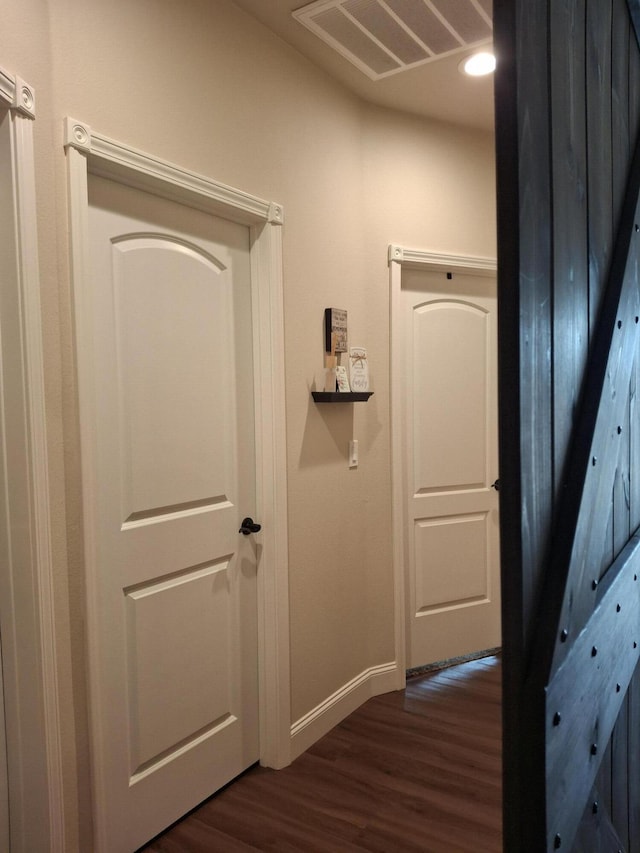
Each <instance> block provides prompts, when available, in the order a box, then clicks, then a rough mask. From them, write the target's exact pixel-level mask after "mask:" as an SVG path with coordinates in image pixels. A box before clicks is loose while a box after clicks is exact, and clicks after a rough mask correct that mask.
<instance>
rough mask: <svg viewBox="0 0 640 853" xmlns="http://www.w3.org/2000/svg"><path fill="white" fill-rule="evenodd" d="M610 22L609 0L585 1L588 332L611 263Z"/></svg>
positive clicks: (594, 321)
mask: <svg viewBox="0 0 640 853" xmlns="http://www.w3.org/2000/svg"><path fill="white" fill-rule="evenodd" d="M611 22H612V9H611V2H610V0H604V2H595V3H594V2H588V3H587V27H586V65H585V76H586V99H587V127H586V134H587V157H588V175H587V193H588V198H589V222H588V227H587V230H588V240H589V316H590V323H589V326H590V336H591V335H592V334H593V330H594V329H595V326H596V321H597V317H598V314H599V311H600V302H601V298H602V294H603V290H604V287H605V284H606V279H607V271H608V269H609V264H610V262H611V248H612V241H613V217H612V213H611V209H612V208H611V170H612V159H611Z"/></svg>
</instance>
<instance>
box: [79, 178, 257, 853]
mask: <svg viewBox="0 0 640 853" xmlns="http://www.w3.org/2000/svg"><path fill="white" fill-rule="evenodd" d="M88 230H89V255H90V257H89V259H88V262H89V266H90V270H91V281H92V287H91V297H90V298H91V302H92V304H91V307H90V309H89V310H90V316H91V317H92V318H93V319H92V329H91V340H90V341H89V342H88V344H87V345H88V346H89V347H92V348H93V353H92V357H91V358H90V359H88V363H89V364H91V365H93V367H92V370H93V371H94V376H93V377H92V384H93V388H94V396H95V400H94V405H95V412H96V418H95V436H94V445H95V446H94V453H93V458H94V459H95V460H96V462H95V466H94V476H95V479H96V482H95V484H94V486H95V488H94V494H95V495H96V498H95V501H94V505H93V507H92V512H93V513H94V518H93V524H92V526H91V527H92V529H93V530H95V541H94V542H93V543H92V550H93V555H94V559H95V566H94V572H95V577H96V587H95V588H96V593H95V594H96V597H97V600H96V601H95V602H94V610H95V612H96V613H97V619H96V620H95V624H94V625H93V626H90V630H91V631H92V632H93V642H94V646H93V648H94V650H97V656H96V657H95V658H94V660H97V661H98V668H99V671H98V672H94V673H93V681H92V683H93V685H94V686H93V695H92V713H93V714H94V721H93V727H92V730H93V732H94V739H95V743H94V760H95V770H94V773H95V779H96V793H97V800H98V802H99V803H101V804H102V805H101V806H100V808H102V809H104V810H106V814H103V815H102V820H101V824H102V825H103V826H106V827H107V835H108V838H107V841H106V845H107V849H108V850H109V851H110V853H119V852H120V851H122V853H125V851H132V850H134V849H136V848H137V847H139V846H140V845H141V844H143V843H144V842H145V841H146V840H148V839H149V838H151V837H152V836H154V835H155V834H156V833H158V832H159V831H160V830H162V829H163V828H164V827H166V826H167V825H168V824H170V823H172V822H173V821H174V820H176V819H177V818H178V817H180V816H181V815H182V814H184V813H185V812H186V811H188V810H189V809H191V808H192V807H193V806H195V805H196V804H197V803H199V802H200V801H201V800H203V799H204V798H206V797H207V796H209V795H210V794H212V793H213V792H214V791H216V790H217V789H218V788H220V787H221V786H222V785H224V784H225V783H227V782H228V781H229V780H230V779H232V778H233V777H234V776H236V775H238V774H239V773H240V772H242V771H243V770H244V769H246V768H247V767H248V766H249V765H251V764H252V763H254V762H255V761H257V759H258V752H259V743H258V696H257V615H256V614H257V612H256V562H257V542H256V538H255V534H251V535H247V536H245V535H243V534H241V533H240V532H239V529H240V526H241V522H242V519H243V518H244V517H245V516H252V517H254V518H255V450H254V412H253V400H254V388H253V370H252V363H253V352H252V321H251V277H250V262H249V230H248V228H247V227H245V226H242V225H238V224H235V223H231V222H229V221H227V220H224V219H219V218H217V217H215V216H212V215H210V214H208V213H204V212H202V211H198V210H195V209H192V208H189V207H186V206H184V205H182V204H179V203H177V202H173V201H170V200H167V199H164V198H159V197H156V196H153V195H150V194H147V193H144V192H142V191H140V190H137V189H133V188H131V187H126V186H124V185H121V184H119V183H116V182H113V181H110V180H106V179H103V178H99V177H95V176H90V177H89V217H88ZM256 521H258V519H256Z"/></svg>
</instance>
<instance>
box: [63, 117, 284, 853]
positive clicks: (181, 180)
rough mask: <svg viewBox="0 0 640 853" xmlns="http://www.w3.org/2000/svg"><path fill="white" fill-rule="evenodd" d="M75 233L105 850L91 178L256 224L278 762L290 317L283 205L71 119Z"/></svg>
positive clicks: (268, 758) (256, 316) (266, 660)
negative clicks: (93, 421) (286, 342)
mask: <svg viewBox="0 0 640 853" xmlns="http://www.w3.org/2000/svg"><path fill="white" fill-rule="evenodd" d="M64 141H65V147H66V150H67V163H68V192H69V214H70V233H71V281H72V287H73V299H74V308H75V318H76V327H75V337H76V341H75V344H76V353H77V354H78V358H77V371H78V399H79V407H80V450H81V460H82V491H83V513H84V517H83V529H84V557H85V572H86V583H87V616H88V618H87V641H88V668H89V672H88V678H89V705H90V727H91V733H92V741H93V744H94V746H93V748H92V751H93V754H92V776H93V786H94V805H93V808H94V821H95V828H96V829H95V831H96V845H97V849H98V850H103V849H104V846H105V837H106V836H105V826H104V821H105V814H104V809H103V807H102V804H103V801H104V797H103V791H102V784H103V783H102V781H101V774H100V772H99V765H100V763H101V761H100V756H98V755H96V754H95V749H96V747H95V744H99V743H100V742H101V738H100V736H99V735H100V730H101V714H102V710H101V705H100V696H99V693H98V689H97V683H96V682H97V679H96V678H94V677H93V676H92V672H93V671H94V668H95V666H96V665H97V661H98V654H97V651H98V643H99V638H98V636H97V631H96V629H95V625H96V624H97V619H96V618H95V616H96V611H97V608H98V601H97V584H96V576H95V571H94V567H95V564H96V560H95V535H96V529H97V525H96V519H95V517H94V510H93V495H95V493H96V489H97V484H96V482H95V475H94V472H93V470H92V465H91V460H92V459H93V458H95V457H94V449H95V448H94V442H95V435H94V432H93V430H92V428H91V410H92V402H91V401H92V398H93V395H94V393H95V382H94V379H93V375H92V367H91V366H92V363H93V351H92V341H91V334H90V324H89V317H90V305H89V302H90V299H91V293H90V288H89V287H88V269H89V254H88V252H89V250H88V245H89V244H88V235H89V230H88V209H89V203H88V192H87V188H88V175H89V174H92V175H97V176H100V177H106V178H110V179H112V180H116V181H118V182H120V183H124V184H126V185H127V186H132V187H135V188H137V189H141V190H144V191H147V192H151V193H154V194H155V195H159V196H161V197H163V198H169V199H172V200H174V201H178V202H181V203H183V204H187V205H189V206H191V207H195V208H198V209H200V210H204V211H205V212H208V213H212V214H214V215H217V216H223V217H224V218H226V219H229V220H231V221H233V222H237V223H239V224H243V225H248V226H249V229H250V263H251V291H252V313H253V337H254V400H255V418H256V463H257V465H256V503H257V506H256V509H257V512H258V517H259V518H260V521H261V523H262V533H261V556H260V571H259V572H258V673H259V676H258V677H259V717H260V763H261V764H263V765H264V766H267V767H273V768H280V767H284V766H286V765H287V764H289V763H290V760H291V757H290V756H291V734H290V729H291V724H290V716H291V714H290V663H289V593H288V539H287V481H286V436H285V398H284V343H283V342H284V317H283V281H282V224H283V221H284V216H283V209H282V205H280V204H278V203H276V202H272V201H264V200H262V199H259V198H257V197H255V196H252V195H249V194H248V193H244V192H242V191H240V190H235V189H233V188H231V187H228V186H225V185H224V184H219V183H217V182H215V181H212V180H210V179H209V178H206V177H204V176H202V175H198V174H196V173H194V172H189V171H187V170H185V169H182V168H180V167H178V166H175V165H172V164H170V163H167V162H165V161H162V160H160V159H158V158H156V157H152V156H150V155H148V154H145V153H143V152H141V151H138V150H136V149H133V148H130V147H129V146H127V145H124V144H122V143H120V142H116V141H114V140H111V139H108V138H107V137H105V136H102V135H100V134H98V133H96V132H95V131H92V129H91V128H90V127H89V126H88V125H87V124H85V123H84V122H79V121H76V120H75V119H71V118H67V119H66V120H65V140H64Z"/></svg>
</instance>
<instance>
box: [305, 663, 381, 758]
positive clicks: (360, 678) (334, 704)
mask: <svg viewBox="0 0 640 853" xmlns="http://www.w3.org/2000/svg"><path fill="white" fill-rule="evenodd" d="M397 685H398V665H397V663H396V661H392V662H391V663H383V664H380V665H379V666H372V667H369V669H365V670H364V672H361V673H360V675H356V677H355V678H352V679H351V681H349V682H347V684H344V685H343V686H342V687H341V688H340V689H339V690H336V692H335V693H333V694H332V695H331V696H329V697H327V698H326V699H325V700H324V701H323V702H321V703H320V704H319V705H316V707H315V708H313V709H312V710H311V711H309V712H308V713H307V714H305V715H304V716H303V717H300V719H299V720H296V722H295V723H294V724H293V725H292V726H291V760H292V761H293V760H294V759H295V758H297V757H298V756H299V755H301V754H302V753H303V752H304V751H305V750H306V749H309V747H310V746H312V745H313V744H314V743H315V742H316V741H317V740H319V739H320V738H321V737H323V736H324V735H326V734H327V732H330V731H331V729H332V728H333V727H334V726H337V725H338V723H340V722H342V720H344V718H345V717H348V716H349V714H351V713H353V711H355V710H356V709H357V708H359V707H360V705H362V704H363V703H364V702H366V701H367V699H371V697H372V696H379V695H380V694H381V693H390V692H391V691H392V690H397V689H398V686H397Z"/></svg>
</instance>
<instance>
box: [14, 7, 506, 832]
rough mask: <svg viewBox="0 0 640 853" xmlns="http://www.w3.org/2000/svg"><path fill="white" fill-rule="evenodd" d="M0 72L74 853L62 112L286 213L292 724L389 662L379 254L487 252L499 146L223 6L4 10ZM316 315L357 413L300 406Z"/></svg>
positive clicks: (74, 654) (75, 685) (77, 571)
mask: <svg viewBox="0 0 640 853" xmlns="http://www.w3.org/2000/svg"><path fill="white" fill-rule="evenodd" d="M0 65H1V66H2V67H4V68H6V70H7V71H9V72H11V73H16V74H19V75H20V76H22V77H23V78H24V79H26V80H27V81H28V82H29V83H31V84H32V85H33V86H34V87H35V88H36V93H37V121H36V126H35V134H36V145H37V173H38V182H39V186H38V202H39V207H40V241H41V262H42V274H43V308H44V315H45V317H44V340H45V354H46V384H47V412H48V419H49V442H50V465H51V492H52V497H53V506H54V512H55V516H54V519H53V531H54V560H55V571H56V580H57V599H56V608H57V617H58V618H57V626H58V641H59V649H58V655H59V663H60V675H61V690H62V694H61V698H62V706H63V707H62V710H63V721H64V728H63V746H64V754H65V786H66V804H67V816H68V820H69V825H70V828H71V837H70V844H71V845H72V846H71V847H70V848H69V849H73V848H74V847H75V846H77V845H79V846H81V847H83V848H84V849H90V841H89V840H88V839H89V838H90V825H89V822H88V818H87V815H88V814H89V808H90V807H89V803H88V794H87V773H88V769H87V768H88V758H87V727H86V702H85V681H84V670H83V667H84V658H83V654H84V641H83V622H82V620H83V595H84V588H83V580H82V577H83V574H82V560H81V517H80V511H79V460H78V455H77V447H78V443H77V411H76V408H75V379H74V365H73V346H72V345H73V340H72V331H71V330H72V325H71V304H70V293H69V285H68V246H67V239H68V237H67V224H66V211H67V201H66V190H65V161H64V152H63V149H62V119H63V117H64V116H65V115H71V116H73V117H74V118H77V119H79V120H81V121H83V122H86V123H88V124H89V125H91V126H92V127H94V128H95V129H96V130H97V131H99V132H100V133H102V134H105V135H107V136H110V137H112V138H115V139H118V140H121V141H123V142H126V143H128V144H129V145H132V146H134V147H137V148H140V149H142V150H145V151H147V152H149V153H153V154H155V155H157V156H159V157H161V158H165V159H167V160H169V161H172V162H174V163H176V164H179V165H181V166H184V167H186V168H187V169H191V170H194V171H197V172H201V173H203V174H206V175H208V176H210V177H212V178H214V179H215V180H217V181H221V182H223V183H227V184H230V185H232V186H235V187H237V188H238V189H242V190H245V191H247V192H249V193H252V194H254V195H258V196H261V197H263V198H267V199H273V200H276V201H279V202H281V203H282V204H283V205H284V209H285V216H286V224H285V231H284V273H285V347H286V363H287V376H286V399H287V437H288V448H289V451H288V483H289V502H290V504H289V505H290V512H289V516H290V517H289V524H290V534H291V539H290V577H291V581H290V590H291V643H292V649H291V652H292V654H291V661H292V720H296V719H298V718H299V717H300V716H301V715H303V714H304V713H306V712H307V711H309V710H311V709H312V708H313V707H315V706H316V705H317V704H318V703H319V702H321V701H322V700H323V699H325V698H326V697H327V696H329V695H330V694H332V693H333V692H334V691H335V690H337V689H339V688H340V687H341V686H342V685H343V684H344V683H345V682H347V681H349V680H350V679H352V678H353V677H354V676H356V675H358V674H359V673H361V672H362V671H363V670H364V669H366V668H367V667H370V666H374V665H376V664H381V663H386V662H388V661H391V660H393V657H394V649H393V578H392V567H391V503H390V501H391V497H390V478H391V473H390V449H389V441H390V436H389V377H388V371H389V333H388V326H389V317H388V305H389V298H388V269H387V263H386V251H387V244H388V243H389V242H396V243H400V244H403V245H406V246H409V247H411V248H420V249H432V250H434V251H440V252H447V251H449V252H452V253H456V254H464V253H468V254H474V255H484V256H492V255H495V233H494V232H495V229H494V219H495V208H494V189H493V181H494V167H493V141H492V138H491V137H490V136H488V135H487V134H480V133H478V134H475V133H469V132H464V131H461V130H457V129H455V128H449V127H444V126H439V125H437V124H431V123H428V122H426V121H423V120H419V119H417V118H412V117H409V116H405V115H402V114H396V113H392V112H389V111H385V110H382V109H377V108H374V107H371V106H369V105H365V104H363V103H361V102H359V101H358V100H356V99H355V98H354V97H352V96H351V95H349V94H348V93H346V92H345V91H343V90H342V89H341V88H340V87H339V86H338V84H336V83H334V82H333V81H332V80H331V79H330V78H328V77H327V76H326V75H324V74H323V73H322V72H320V71H319V70H318V69H316V68H315V67H314V66H312V65H311V64H309V63H308V62H306V61H305V60H304V59H302V58H301V57H300V56H299V55H298V54H297V53H296V52H295V51H293V50H291V49H289V48H288V47H286V46H285V45H284V44H283V43H282V42H281V41H279V40H278V39H277V38H275V37H273V36H272V35H271V34H269V33H268V32H267V31H266V30H264V29H263V28H262V27H261V26H260V25H259V24H257V23H256V22H254V21H253V20H252V19H251V18H249V17H247V16H246V15H245V14H244V13H243V12H241V11H239V10H238V9H237V8H236V7H235V6H233V4H232V3H230V2H227V0H182V1H181V2H180V3H176V2H175V0H137V2H135V3H131V2H130V0H7V2H5V3H4V5H3V22H2V28H1V29H0ZM327 306H335V307H339V308H346V309H347V310H348V312H349V332H350V341H351V343H352V344H362V345H364V346H366V347H367V348H368V351H369V354H370V361H371V371H372V381H373V388H374V390H375V394H374V396H373V397H372V398H371V400H370V401H369V402H368V403H367V404H359V405H354V406H335V407H332V406H325V407H321V406H320V407H318V406H316V405H314V403H313V402H312V401H311V398H310V394H309V390H310V387H311V385H312V383H313V380H314V377H315V375H316V373H317V371H318V370H319V369H320V367H321V364H322V318H323V310H324V308H325V307H327ZM352 437H355V438H357V439H358V440H359V444H360V467H359V468H358V469H357V470H349V469H348V467H347V459H346V455H347V445H348V441H349V439H350V438H352ZM78 804H79V805H78ZM78 811H79V812H80V815H81V817H80V818H79V819H78V817H77V815H78ZM77 826H78V827H79V829H78V830H77V831H78V832H79V836H76V834H75V833H76V827H77Z"/></svg>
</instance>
